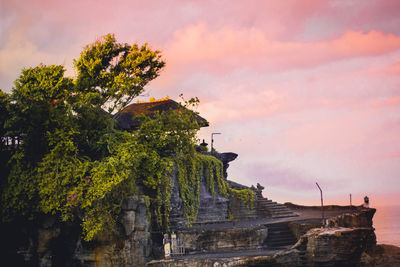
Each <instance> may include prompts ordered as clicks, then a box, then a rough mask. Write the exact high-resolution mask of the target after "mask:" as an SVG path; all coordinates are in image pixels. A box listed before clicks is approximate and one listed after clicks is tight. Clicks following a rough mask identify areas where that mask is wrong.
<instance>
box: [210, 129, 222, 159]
mask: <svg viewBox="0 0 400 267" xmlns="http://www.w3.org/2000/svg"><path fill="white" fill-rule="evenodd" d="M215 134H221V133H211V154H212V153H213V146H214V135H215Z"/></svg>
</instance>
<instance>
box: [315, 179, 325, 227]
mask: <svg viewBox="0 0 400 267" xmlns="http://www.w3.org/2000/svg"><path fill="white" fill-rule="evenodd" d="M315 183H316V184H317V186H318V189H319V192H320V193H321V210H322V225H323V226H325V214H324V198H323V196H322V189H321V187H319V184H318V183H317V182H315Z"/></svg>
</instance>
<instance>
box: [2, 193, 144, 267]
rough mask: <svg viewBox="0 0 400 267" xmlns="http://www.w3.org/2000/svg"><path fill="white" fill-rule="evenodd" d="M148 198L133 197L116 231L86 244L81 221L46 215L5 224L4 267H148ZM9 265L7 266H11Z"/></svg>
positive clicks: (128, 201) (3, 234) (3, 240)
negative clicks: (58, 218) (29, 221)
mask: <svg viewBox="0 0 400 267" xmlns="http://www.w3.org/2000/svg"><path fill="white" fill-rule="evenodd" d="M149 226H150V225H149V222H148V220H147V212H146V205H145V200H144V199H139V198H137V197H129V198H128V199H126V201H125V203H124V204H123V210H122V214H121V221H120V222H119V223H118V224H117V225H116V227H115V229H114V231H112V232H111V233H105V234H103V235H101V236H99V237H98V238H97V239H96V240H95V241H93V242H84V241H83V240H82V239H81V236H80V227H79V223H78V222H73V223H65V222H60V221H58V220H57V219H56V217H54V216H42V217H40V218H39V219H38V220H37V221H35V222H31V223H30V224H26V223H25V224H21V225H18V224H14V225H2V228H1V230H2V231H1V236H2V238H1V241H0V243H1V251H2V264H5V265H4V266H41V267H47V266H96V267H102V266H145V264H146V262H147V260H148V258H149V256H150V253H151V249H152V242H151V238H150V237H151V235H150V232H149ZM6 263H7V264H9V265H7V264H6Z"/></svg>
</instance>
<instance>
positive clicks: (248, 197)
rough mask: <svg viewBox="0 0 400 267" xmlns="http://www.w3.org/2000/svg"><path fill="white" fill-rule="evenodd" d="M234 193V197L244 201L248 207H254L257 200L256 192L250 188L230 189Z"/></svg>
mask: <svg viewBox="0 0 400 267" xmlns="http://www.w3.org/2000/svg"><path fill="white" fill-rule="evenodd" d="M229 191H230V192H231V193H232V197H233V198H235V199H238V200H240V201H242V202H243V203H244V204H245V205H246V207H247V208H249V209H254V202H255V194H254V192H253V191H252V190H250V189H241V190H236V189H229Z"/></svg>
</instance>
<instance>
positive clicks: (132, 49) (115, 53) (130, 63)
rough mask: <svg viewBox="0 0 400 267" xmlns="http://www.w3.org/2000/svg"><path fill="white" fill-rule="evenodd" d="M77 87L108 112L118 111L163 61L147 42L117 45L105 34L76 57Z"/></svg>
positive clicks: (154, 76)
mask: <svg viewBox="0 0 400 267" xmlns="http://www.w3.org/2000/svg"><path fill="white" fill-rule="evenodd" d="M74 62H75V67H76V70H77V72H78V78H77V81H76V85H77V89H78V90H79V91H80V92H83V93H84V94H85V97H86V98H87V100H88V101H90V102H91V103H92V104H93V105H98V106H100V107H103V108H105V109H106V110H107V111H108V112H109V113H110V114H113V113H115V112H119V111H121V110H122V109H123V108H124V107H125V106H126V105H127V104H129V103H130V102H131V101H132V99H133V98H135V97H136V96H138V95H139V94H140V93H141V92H142V91H143V89H144V86H146V85H147V84H148V83H149V82H150V81H151V80H153V79H155V78H156V77H157V76H158V75H159V73H160V70H161V69H162V68H163V67H164V65H165V63H164V62H163V61H162V60H161V55H160V52H159V51H153V50H151V49H149V48H148V45H147V44H144V45H143V46H140V47H139V46H138V45H137V44H133V45H128V44H120V43H117V42H116V40H115V37H114V35H111V34H108V35H106V36H104V37H102V38H100V39H99V40H98V41H96V42H95V43H93V44H91V45H88V46H86V47H85V49H84V50H83V52H82V53H81V55H80V58H79V59H77V60H75V61H74Z"/></svg>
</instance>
